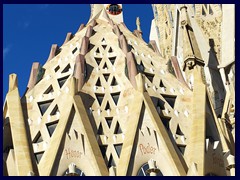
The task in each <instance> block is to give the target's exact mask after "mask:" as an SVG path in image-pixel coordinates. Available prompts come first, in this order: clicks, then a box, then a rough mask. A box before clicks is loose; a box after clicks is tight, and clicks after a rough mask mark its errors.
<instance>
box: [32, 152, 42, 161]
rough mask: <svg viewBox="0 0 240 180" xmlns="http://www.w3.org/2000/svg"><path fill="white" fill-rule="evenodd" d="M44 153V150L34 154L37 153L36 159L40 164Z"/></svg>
mask: <svg viewBox="0 0 240 180" xmlns="http://www.w3.org/2000/svg"><path fill="white" fill-rule="evenodd" d="M43 153H44V152H38V153H35V154H34V155H35V159H36V161H37V163H38V164H39V163H40V160H41V159H42V156H43Z"/></svg>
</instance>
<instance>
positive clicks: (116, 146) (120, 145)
mask: <svg viewBox="0 0 240 180" xmlns="http://www.w3.org/2000/svg"><path fill="white" fill-rule="evenodd" d="M114 148H115V150H116V152H117V155H118V157H120V154H121V151H122V144H115V145H114Z"/></svg>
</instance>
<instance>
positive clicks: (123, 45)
mask: <svg viewBox="0 0 240 180" xmlns="http://www.w3.org/2000/svg"><path fill="white" fill-rule="evenodd" d="M119 43H120V47H121V49H122V51H123V52H124V54H126V55H127V53H128V52H129V50H128V44H127V41H126V38H125V36H124V35H123V34H122V35H120V36H119Z"/></svg>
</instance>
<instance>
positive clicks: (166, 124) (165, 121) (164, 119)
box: [160, 116, 171, 130]
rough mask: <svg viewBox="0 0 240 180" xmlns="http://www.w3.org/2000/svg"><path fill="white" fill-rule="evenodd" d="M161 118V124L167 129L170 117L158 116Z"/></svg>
mask: <svg viewBox="0 0 240 180" xmlns="http://www.w3.org/2000/svg"><path fill="white" fill-rule="evenodd" d="M160 118H161V120H162V123H163V125H164V126H165V128H166V129H167V130H169V121H170V120H171V118H167V117H162V116H161V117H160Z"/></svg>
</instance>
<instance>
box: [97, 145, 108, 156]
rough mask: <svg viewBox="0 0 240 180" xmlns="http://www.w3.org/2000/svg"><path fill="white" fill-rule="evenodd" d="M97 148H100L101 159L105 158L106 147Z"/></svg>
mask: <svg viewBox="0 0 240 180" xmlns="http://www.w3.org/2000/svg"><path fill="white" fill-rule="evenodd" d="M99 147H100V151H101V153H102V156H103V158H105V156H106V152H107V146H106V145H100V146H99Z"/></svg>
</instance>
